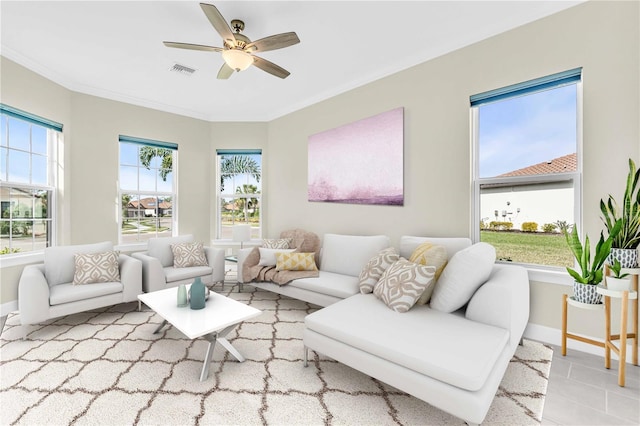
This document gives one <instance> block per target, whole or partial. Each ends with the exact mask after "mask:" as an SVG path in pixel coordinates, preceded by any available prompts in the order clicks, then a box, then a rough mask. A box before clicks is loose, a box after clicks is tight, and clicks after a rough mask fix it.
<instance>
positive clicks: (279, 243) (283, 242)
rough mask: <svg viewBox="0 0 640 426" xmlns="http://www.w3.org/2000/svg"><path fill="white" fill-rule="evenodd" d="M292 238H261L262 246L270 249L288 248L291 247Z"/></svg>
mask: <svg viewBox="0 0 640 426" xmlns="http://www.w3.org/2000/svg"><path fill="white" fill-rule="evenodd" d="M292 243H293V239H291V238H275V239H264V240H262V247H264V248H270V249H288V248H290V247H291V244H292Z"/></svg>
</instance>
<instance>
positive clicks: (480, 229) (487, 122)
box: [471, 69, 581, 267]
mask: <svg viewBox="0 0 640 426" xmlns="http://www.w3.org/2000/svg"><path fill="white" fill-rule="evenodd" d="M580 90H581V69H575V70H570V71H566V72H562V73H558V74H554V75H551V76H547V77H543V78H540V79H536V80H532V81H527V82H524V83H520V84H516V85H513V86H509V87H505V88H501V89H497V90H493V91H490V92H486V93H481V94H479V95H474V96H472V97H471V116H472V129H473V141H472V143H473V165H474V167H473V184H474V185H473V188H474V216H473V217H474V218H475V221H474V222H475V223H474V237H475V240H476V241H485V242H488V243H490V244H492V245H493V246H494V247H496V252H497V257H498V259H499V260H502V261H513V262H518V263H525V264H534V265H542V266H544V267H565V266H573V264H574V260H573V256H572V254H571V252H570V251H569V249H568V247H567V244H566V241H565V239H564V235H563V233H562V231H563V230H566V229H567V227H570V226H572V225H573V224H575V223H577V222H578V220H579V218H580V181H581V172H580V169H581V167H580V159H579V156H578V147H579V146H580V143H579V138H580V133H579V130H578V129H579V128H580V121H581V117H580V107H579V103H580V102H579V100H580V96H581V94H580Z"/></svg>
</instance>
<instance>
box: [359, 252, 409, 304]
mask: <svg viewBox="0 0 640 426" xmlns="http://www.w3.org/2000/svg"><path fill="white" fill-rule="evenodd" d="M398 259H400V256H398V252H397V251H396V249H395V248H393V247H389V248H386V249H384V250H382V251H380V253H378V254H376V255H375V256H373V257H372V258H371V259H370V260H369V262H368V263H367V264H366V265H365V266H364V268H362V271H360V275H359V276H358V280H359V284H360V293H362V294H366V293H371V292H373V287H375V285H376V284H377V283H378V281H379V280H380V277H381V276H382V274H383V273H384V271H386V270H387V268H388V267H389V266H391V265H393V264H394V263H395V262H397V261H398Z"/></svg>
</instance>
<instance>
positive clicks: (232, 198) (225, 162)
mask: <svg viewBox="0 0 640 426" xmlns="http://www.w3.org/2000/svg"><path fill="white" fill-rule="evenodd" d="M261 168H262V151H261V150H217V169H218V173H217V175H218V176H219V177H220V179H219V182H218V183H217V187H218V191H217V194H218V196H217V203H216V205H217V206H218V221H217V222H218V233H217V238H219V239H231V236H232V232H231V229H232V226H233V225H236V224H241V223H242V224H247V223H248V224H250V225H251V238H252V239H260V238H262V217H261V215H260V208H261V205H262V204H261V200H262V183H261V180H262V179H261V178H262V171H261Z"/></svg>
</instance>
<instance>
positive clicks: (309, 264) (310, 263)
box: [276, 251, 318, 271]
mask: <svg viewBox="0 0 640 426" xmlns="http://www.w3.org/2000/svg"><path fill="white" fill-rule="evenodd" d="M317 270H318V267H317V266H316V260H315V253H298V252H295V253H291V252H282V251H280V252H278V253H276V271H317Z"/></svg>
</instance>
